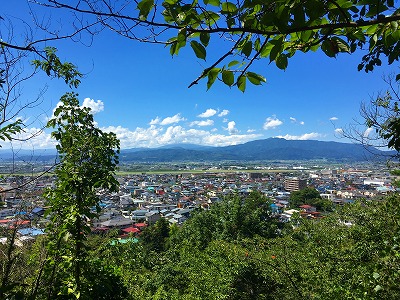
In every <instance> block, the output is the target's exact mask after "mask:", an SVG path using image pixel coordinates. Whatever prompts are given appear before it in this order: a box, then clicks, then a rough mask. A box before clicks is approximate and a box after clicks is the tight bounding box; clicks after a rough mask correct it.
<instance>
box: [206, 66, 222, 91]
mask: <svg viewBox="0 0 400 300" xmlns="http://www.w3.org/2000/svg"><path fill="white" fill-rule="evenodd" d="M220 70H221V69H219V68H213V69H211V70H210V71H208V73H207V77H208V81H207V90H209V89H210V87H211V86H212V85H213V84H214V82H215V80H216V79H217V77H218V74H219V72H220Z"/></svg>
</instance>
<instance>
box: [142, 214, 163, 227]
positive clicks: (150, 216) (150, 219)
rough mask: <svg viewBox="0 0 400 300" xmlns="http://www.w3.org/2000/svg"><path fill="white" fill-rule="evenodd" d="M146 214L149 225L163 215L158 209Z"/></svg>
mask: <svg viewBox="0 0 400 300" xmlns="http://www.w3.org/2000/svg"><path fill="white" fill-rule="evenodd" d="M145 216H146V222H147V224H149V225H153V224H155V223H156V222H157V221H158V220H159V219H160V218H161V215H160V213H159V212H158V211H157V210H152V211H149V212H147V213H146V214H145Z"/></svg>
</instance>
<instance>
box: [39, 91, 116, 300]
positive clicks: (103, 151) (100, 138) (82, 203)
mask: <svg viewBox="0 0 400 300" xmlns="http://www.w3.org/2000/svg"><path fill="white" fill-rule="evenodd" d="M77 96H78V95H77V94H75V93H67V94H65V95H64V96H63V97H62V98H61V103H62V104H61V106H59V107H57V109H56V110H55V112H54V117H53V118H52V119H50V121H49V122H48V127H50V128H55V131H54V132H53V133H52V136H53V137H54V138H55V139H56V141H57V142H58V144H57V146H56V148H57V150H58V154H59V163H58V165H57V166H56V169H55V174H56V176H57V179H56V182H55V187H54V188H52V189H50V190H48V191H47V192H46V194H45V198H46V199H47V201H48V205H49V206H50V207H51V209H50V214H49V216H50V218H51V219H50V220H51V222H50V224H49V226H48V229H47V232H48V235H49V241H48V245H47V247H48V250H49V254H50V256H51V257H52V259H51V260H50V264H49V267H50V268H49V269H48V270H47V271H48V272H47V275H48V280H49V282H48V284H49V285H48V288H49V292H48V297H49V298H51V299H53V298H55V297H56V295H58V294H61V295H69V296H71V295H74V296H75V297H77V298H81V299H92V298H91V296H90V295H91V292H90V290H91V288H90V280H89V279H88V276H89V275H90V270H91V268H92V267H93V266H91V264H90V263H89V257H87V250H88V247H87V243H86V239H87V235H88V234H89V233H90V227H89V224H88V221H89V219H91V218H93V217H95V216H96V213H93V212H92V211H91V207H93V206H95V207H96V208H97V211H98V212H99V211H100V208H99V206H98V201H99V198H98V196H97V194H96V192H97V191H98V190H99V189H105V190H109V191H116V190H117V188H118V181H117V180H116V178H115V171H116V168H117V164H118V153H119V141H118V139H117V138H116V136H115V134H114V133H104V132H102V131H101V130H100V129H99V128H97V127H96V125H95V123H94V120H93V115H92V114H90V109H89V108H82V107H79V101H78V99H77ZM88 280H89V281H88Z"/></svg>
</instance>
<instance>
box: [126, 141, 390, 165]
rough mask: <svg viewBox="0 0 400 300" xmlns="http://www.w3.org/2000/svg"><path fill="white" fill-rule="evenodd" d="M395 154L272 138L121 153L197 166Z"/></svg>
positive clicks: (144, 159) (128, 158)
mask: <svg viewBox="0 0 400 300" xmlns="http://www.w3.org/2000/svg"><path fill="white" fill-rule="evenodd" d="M392 154H394V153H393V152H387V151H380V150H377V149H376V148H373V147H367V146H364V145H360V144H349V143H338V142H322V141H315V140H285V139H281V138H269V139H264V140H256V141H251V142H247V143H244V144H240V145H234V146H225V147H206V146H198V145H191V144H190V145H187V144H178V145H169V146H164V147H162V148H156V149H146V150H143V149H141V150H135V149H129V150H122V151H121V161H126V162H173V161H193V162H196V161H226V160H232V161H262V160H315V159H325V160H329V161H366V160H371V159H376V158H383V157H386V158H387V157H388V155H392Z"/></svg>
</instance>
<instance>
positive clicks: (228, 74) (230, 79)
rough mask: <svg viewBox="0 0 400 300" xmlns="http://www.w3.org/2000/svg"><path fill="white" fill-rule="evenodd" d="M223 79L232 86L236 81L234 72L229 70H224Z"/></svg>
mask: <svg viewBox="0 0 400 300" xmlns="http://www.w3.org/2000/svg"><path fill="white" fill-rule="evenodd" d="M222 81H223V82H224V83H225V84H226V85H229V86H232V85H233V84H234V83H235V77H234V76H233V72H232V71H228V70H224V71H222Z"/></svg>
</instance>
